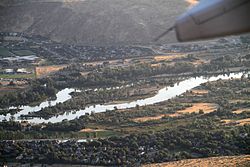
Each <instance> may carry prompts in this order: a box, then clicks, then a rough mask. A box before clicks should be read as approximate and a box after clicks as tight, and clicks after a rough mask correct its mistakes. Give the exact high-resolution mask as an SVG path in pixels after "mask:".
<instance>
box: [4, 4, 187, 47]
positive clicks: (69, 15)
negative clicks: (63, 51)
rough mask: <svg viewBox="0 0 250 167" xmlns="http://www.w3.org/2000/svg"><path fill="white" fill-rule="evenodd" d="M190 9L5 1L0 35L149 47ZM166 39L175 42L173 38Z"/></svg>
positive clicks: (162, 6) (170, 6)
mask: <svg viewBox="0 0 250 167" xmlns="http://www.w3.org/2000/svg"><path fill="white" fill-rule="evenodd" d="M188 5H189V4H188V3H187V2H185V0H25V1H24V0H1V2H0V22H1V24H0V31H12V32H26V33H27V34H39V35H42V36H47V37H50V38H52V39H53V40H56V41H63V42H68V43H72V42H74V43H79V44H117V43H121V44H131V43H148V42H151V41H152V40H153V39H154V38H155V37H156V36H158V35H159V34H161V33H162V32H164V31H165V30H166V29H167V28H168V27H170V26H172V25H173V23H174V20H175V18H176V17H178V16H179V15H180V14H181V13H183V12H184V11H185V10H186V9H187V7H188ZM162 40H163V41H164V42H173V41H175V34H174V33H171V34H170V35H168V36H167V37H165V38H164V39H162Z"/></svg>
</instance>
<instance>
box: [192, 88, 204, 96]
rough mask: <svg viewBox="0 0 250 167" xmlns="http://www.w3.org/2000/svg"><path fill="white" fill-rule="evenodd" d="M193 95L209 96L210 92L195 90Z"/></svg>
mask: <svg viewBox="0 0 250 167" xmlns="http://www.w3.org/2000/svg"><path fill="white" fill-rule="evenodd" d="M191 93H192V94H195V95H204V94H208V90H203V89H200V90H199V89H193V90H192V91H191Z"/></svg>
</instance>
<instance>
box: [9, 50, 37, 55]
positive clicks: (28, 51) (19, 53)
mask: <svg viewBox="0 0 250 167" xmlns="http://www.w3.org/2000/svg"><path fill="white" fill-rule="evenodd" d="M13 53H15V54H16V55H18V56H29V55H34V54H35V53H33V52H32V51H30V50H16V51H13Z"/></svg>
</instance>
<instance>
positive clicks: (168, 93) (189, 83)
mask: <svg viewBox="0 0 250 167" xmlns="http://www.w3.org/2000/svg"><path fill="white" fill-rule="evenodd" d="M243 74H244V73H243V72H239V73H230V74H229V75H218V76H211V77H203V76H201V77H191V78H189V79H186V80H184V81H181V82H179V83H176V84H175V85H174V86H172V87H165V88H163V89H160V90H159V91H158V93H157V94H156V95H155V96H153V97H150V98H145V99H140V100H135V101H132V102H128V103H120V104H111V105H107V104H106V105H105V104H104V105H92V106H89V107H87V108H85V109H83V110H79V111H71V112H67V113H65V114H63V115H59V116H54V117H51V118H50V119H48V120H45V119H43V118H31V119H28V120H27V121H28V122H30V123H43V122H44V123H48V122H51V123H56V122H61V121H63V120H64V119H67V120H73V119H75V118H77V117H80V116H82V115H85V114H86V113H91V112H95V113H99V112H105V111H107V110H114V109H115V108H117V109H127V108H134V107H136V106H137V105H139V106H145V105H152V104H156V103H159V102H162V101H166V100H168V99H171V98H174V97H176V96H178V95H181V94H183V93H185V92H186V91H188V90H191V89H193V88H195V87H197V86H199V85H201V84H202V83H205V82H208V81H216V80H219V79H230V78H240V77H241V76H242V75H243ZM74 91H75V89H72V88H66V89H63V90H61V91H60V92H58V93H57V95H56V97H57V98H56V100H54V101H45V102H42V103H41V104H40V105H39V106H35V107H31V106H22V107H21V108H20V109H21V111H20V112H18V113H16V114H15V115H13V117H14V118H15V120H16V121H21V119H20V116H21V115H26V114H28V113H29V112H37V111H39V110H41V109H42V108H44V107H48V106H54V105H56V104H57V103H59V102H61V103H63V102H65V101H67V100H69V99H71V95H70V93H71V92H74ZM10 118H11V115H10V114H8V115H6V116H4V115H0V121H3V120H9V119H10Z"/></svg>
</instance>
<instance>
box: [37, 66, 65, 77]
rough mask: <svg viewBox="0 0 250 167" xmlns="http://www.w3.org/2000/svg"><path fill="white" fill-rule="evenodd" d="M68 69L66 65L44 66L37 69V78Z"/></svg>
mask: <svg viewBox="0 0 250 167" xmlns="http://www.w3.org/2000/svg"><path fill="white" fill-rule="evenodd" d="M65 67H67V66H66V65H58V66H42V67H36V69H35V72H36V76H37V77H42V76H46V75H49V74H50V73H53V72H56V71H59V70H61V69H63V68H65Z"/></svg>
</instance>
